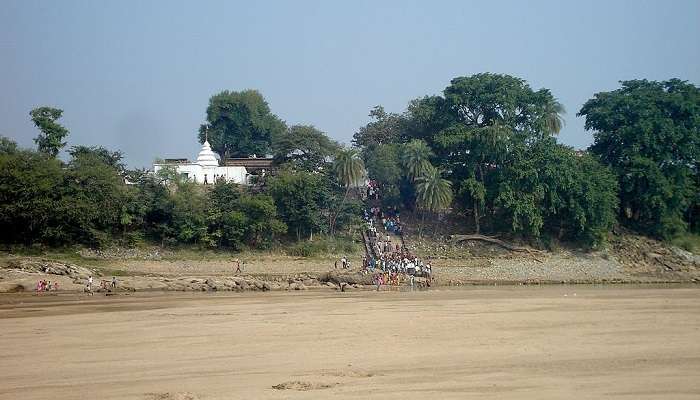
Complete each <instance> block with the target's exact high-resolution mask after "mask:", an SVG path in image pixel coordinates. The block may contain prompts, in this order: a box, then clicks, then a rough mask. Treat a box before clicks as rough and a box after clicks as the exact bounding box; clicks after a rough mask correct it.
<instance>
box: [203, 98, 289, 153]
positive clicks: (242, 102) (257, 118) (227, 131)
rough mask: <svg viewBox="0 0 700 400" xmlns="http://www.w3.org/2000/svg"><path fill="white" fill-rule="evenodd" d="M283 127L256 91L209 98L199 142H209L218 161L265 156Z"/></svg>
mask: <svg viewBox="0 0 700 400" xmlns="http://www.w3.org/2000/svg"><path fill="white" fill-rule="evenodd" d="M284 130H285V125H284V122H282V120H280V119H279V118H278V117H277V116H276V115H274V114H272V113H271V112H270V107H269V106H268V104H267V103H266V102H265V99H264V98H263V97H262V95H261V94H260V93H259V92H258V91H257V90H244V91H242V92H231V91H228V90H224V91H223V92H221V93H219V94H216V95H214V96H212V97H211V98H210V99H209V106H208V107H207V123H206V124H203V125H202V126H200V129H199V141H200V142H201V143H204V140H205V139H206V138H208V140H209V143H210V144H211V146H212V149H213V150H214V151H216V152H217V153H219V155H220V156H221V158H227V157H248V156H250V155H252V154H256V155H259V156H264V155H266V154H268V153H269V152H270V145H271V143H272V140H273V138H275V137H276V136H277V135H280V134H282V133H283V132H284Z"/></svg>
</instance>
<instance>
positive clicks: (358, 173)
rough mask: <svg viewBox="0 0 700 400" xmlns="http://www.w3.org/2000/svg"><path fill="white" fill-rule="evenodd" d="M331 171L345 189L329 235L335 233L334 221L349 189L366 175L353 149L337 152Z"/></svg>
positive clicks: (332, 217)
mask: <svg viewBox="0 0 700 400" xmlns="http://www.w3.org/2000/svg"><path fill="white" fill-rule="evenodd" d="M333 171H334V173H335V176H336V177H337V179H338V181H339V182H340V184H341V185H342V186H344V187H345V195H344V196H343V200H342V201H341V203H340V206H339V207H338V210H337V211H336V212H335V213H334V214H332V216H331V222H330V229H331V235H332V234H334V233H335V221H336V219H337V218H338V213H340V211H341V210H342V208H343V206H344V204H345V201H346V200H347V198H348V194H349V193H350V188H351V187H352V186H353V185H355V186H358V185H359V184H360V183H361V181H362V180H363V179H364V178H365V176H366V174H367V173H366V171H365V166H364V163H363V162H362V159H361V158H360V156H359V153H358V152H357V150H355V149H344V150H341V151H339V152H338V153H337V154H336V156H335V160H334V161H333Z"/></svg>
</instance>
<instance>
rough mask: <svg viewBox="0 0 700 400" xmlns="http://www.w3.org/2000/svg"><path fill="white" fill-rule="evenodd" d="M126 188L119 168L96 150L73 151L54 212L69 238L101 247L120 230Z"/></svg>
mask: <svg viewBox="0 0 700 400" xmlns="http://www.w3.org/2000/svg"><path fill="white" fill-rule="evenodd" d="M126 191H127V187H126V185H125V184H124V180H123V178H122V177H121V175H120V171H119V170H117V169H116V168H115V167H113V166H112V165H110V164H108V163H106V162H105V160H104V159H102V157H100V155H99V154H97V153H92V152H86V153H75V155H74V156H73V157H72V158H71V160H70V162H69V163H68V166H67V169H66V170H65V183H64V184H63V185H62V192H63V195H62V197H61V201H60V202H59V204H58V207H57V210H56V215H57V216H61V221H60V226H61V229H62V230H63V232H64V233H66V234H67V235H69V237H70V238H71V239H72V240H75V241H78V242H81V243H85V244H89V245H93V246H96V247H101V246H104V245H106V244H108V242H109V241H110V237H109V236H110V235H111V234H114V233H117V232H119V231H121V229H119V228H120V227H121V225H122V221H121V217H122V207H123V205H124V204H125V203H126Z"/></svg>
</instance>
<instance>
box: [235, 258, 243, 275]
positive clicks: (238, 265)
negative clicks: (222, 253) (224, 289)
mask: <svg viewBox="0 0 700 400" xmlns="http://www.w3.org/2000/svg"><path fill="white" fill-rule="evenodd" d="M236 273H237V274H242V273H243V271H241V260H239V259H236Z"/></svg>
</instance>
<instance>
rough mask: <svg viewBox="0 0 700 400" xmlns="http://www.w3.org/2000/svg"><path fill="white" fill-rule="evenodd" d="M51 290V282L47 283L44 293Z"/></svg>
mask: <svg viewBox="0 0 700 400" xmlns="http://www.w3.org/2000/svg"><path fill="white" fill-rule="evenodd" d="M52 288H53V285H51V281H48V282H47V283H46V291H47V292H50V291H51V289H52Z"/></svg>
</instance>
